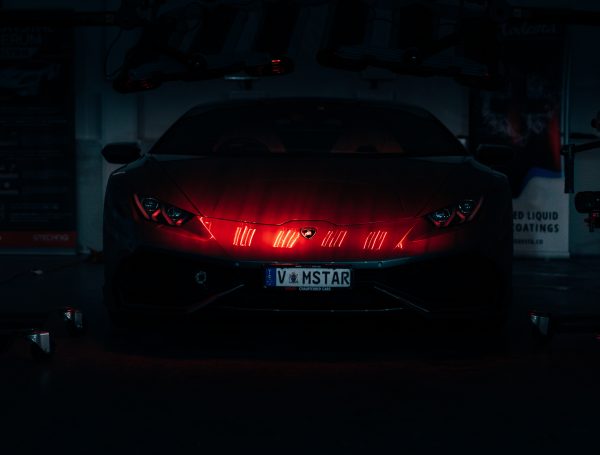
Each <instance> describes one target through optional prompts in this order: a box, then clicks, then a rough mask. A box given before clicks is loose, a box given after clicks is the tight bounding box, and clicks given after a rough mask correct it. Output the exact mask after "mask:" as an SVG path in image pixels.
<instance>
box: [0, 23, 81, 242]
mask: <svg viewBox="0 0 600 455" xmlns="http://www.w3.org/2000/svg"><path fill="white" fill-rule="evenodd" d="M72 62H73V34H72V29H69V28H68V27H62V28H54V27H47V26H31V27H26V26H6V25H3V26H0V251H10V252H15V251H17V250H19V249H25V250H32V249H33V250H36V249H39V248H42V249H47V248H57V249H74V248H75V246H76V232H75V230H76V229H75V224H76V219H75V202H76V201H75V194H76V188H75V185H76V179H75V134H74V121H73V118H74V98H73V88H72V87H73V83H72V71H73V68H72Z"/></svg>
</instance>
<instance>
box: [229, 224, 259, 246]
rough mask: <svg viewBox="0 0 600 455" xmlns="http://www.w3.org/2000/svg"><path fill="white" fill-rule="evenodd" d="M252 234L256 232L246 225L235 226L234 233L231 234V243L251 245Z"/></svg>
mask: <svg viewBox="0 0 600 455" xmlns="http://www.w3.org/2000/svg"><path fill="white" fill-rule="evenodd" d="M254 234H256V229H253V228H249V227H248V226H244V227H243V228H242V227H237V228H236V229H235V234H234V235H233V245H234V246H251V245H252V239H253V238H254Z"/></svg>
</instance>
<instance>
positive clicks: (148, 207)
mask: <svg viewBox="0 0 600 455" xmlns="http://www.w3.org/2000/svg"><path fill="white" fill-rule="evenodd" d="M133 198H134V200H135V205H136V206H137V208H138V210H139V212H140V214H141V215H142V216H143V217H144V218H145V219H147V220H150V221H154V222H157V223H163V224H168V225H169V226H181V225H182V224H183V223H185V222H186V221H189V220H190V219H192V218H193V216H194V215H193V214H192V213H190V212H188V211H186V210H183V209H180V208H179V207H175V206H174V205H170V204H167V203H165V202H162V201H160V200H159V199H157V198H155V197H152V196H138V195H137V194H135V195H134V197H133Z"/></svg>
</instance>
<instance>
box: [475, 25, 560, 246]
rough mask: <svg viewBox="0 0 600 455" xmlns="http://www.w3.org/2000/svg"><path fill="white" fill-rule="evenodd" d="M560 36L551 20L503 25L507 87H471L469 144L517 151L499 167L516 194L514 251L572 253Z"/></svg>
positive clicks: (514, 195) (514, 202) (514, 205)
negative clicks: (563, 162)
mask: <svg viewBox="0 0 600 455" xmlns="http://www.w3.org/2000/svg"><path fill="white" fill-rule="evenodd" d="M563 36H564V33H563V29H562V27H561V26H559V25H555V24H528V23H521V24H506V25H505V26H504V27H503V37H502V41H503V43H504V52H505V63H506V65H507V66H506V71H507V76H508V85H507V87H506V89H504V90H501V91H497V92H485V91H473V92H472V93H471V103H470V104H471V106H470V138H471V140H470V147H471V148H472V150H473V151H475V150H476V148H477V147H478V146H479V145H480V144H500V145H510V146H511V147H512V148H513V149H514V150H515V158H514V160H513V161H512V162H511V163H510V164H509V165H508V166H506V167H503V168H502V169H501V171H502V172H505V173H506V174H507V176H508V177H509V180H510V183H511V187H512V192H513V198H514V199H513V209H514V211H513V234H514V251H515V255H517V256H543V257H567V256H568V255H569V235H568V234H569V231H568V227H569V199H568V195H566V194H564V192H563V191H564V176H563V174H562V169H561V155H560V148H561V131H560V125H561V115H560V112H561V93H562V87H563V81H562V73H563V71H562V67H563V47H564V45H563ZM532 56H535V57H534V58H532Z"/></svg>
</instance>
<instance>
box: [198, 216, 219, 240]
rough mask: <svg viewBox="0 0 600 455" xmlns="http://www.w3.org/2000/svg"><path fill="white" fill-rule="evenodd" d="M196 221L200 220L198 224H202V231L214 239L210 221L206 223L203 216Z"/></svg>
mask: <svg viewBox="0 0 600 455" xmlns="http://www.w3.org/2000/svg"><path fill="white" fill-rule="evenodd" d="M198 220H200V222H201V223H202V226H204V229H206V231H207V232H208V233H209V234H210V238H211V239H214V238H215V236H214V235H213V233H212V231H211V229H212V221H206V220H205V219H204V217H203V216H199V217H198Z"/></svg>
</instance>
